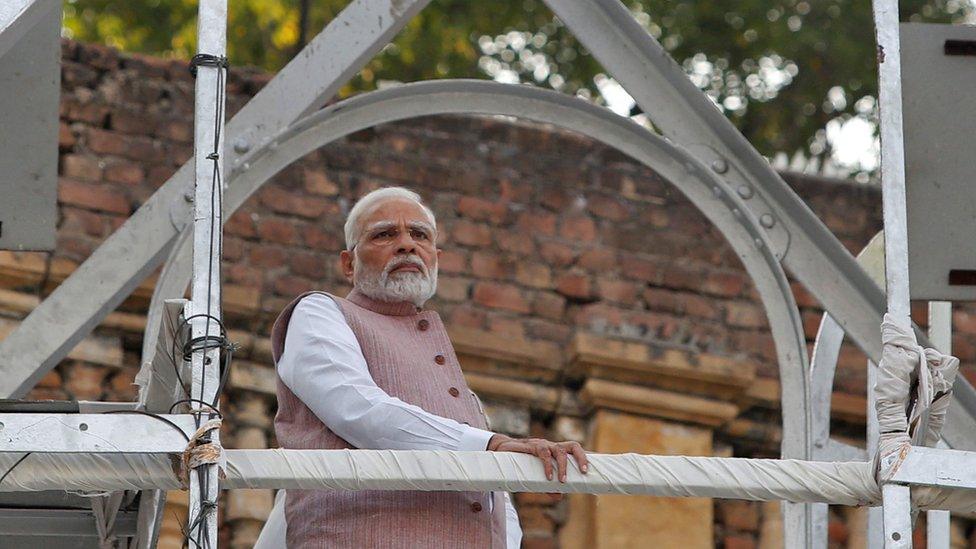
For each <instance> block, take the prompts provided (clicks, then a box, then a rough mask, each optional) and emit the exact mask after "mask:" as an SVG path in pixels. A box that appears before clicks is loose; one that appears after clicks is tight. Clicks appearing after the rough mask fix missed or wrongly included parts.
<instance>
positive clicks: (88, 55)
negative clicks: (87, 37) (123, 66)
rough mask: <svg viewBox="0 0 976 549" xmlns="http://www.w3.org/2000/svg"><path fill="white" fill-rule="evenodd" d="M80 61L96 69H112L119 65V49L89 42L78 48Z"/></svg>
mask: <svg viewBox="0 0 976 549" xmlns="http://www.w3.org/2000/svg"><path fill="white" fill-rule="evenodd" d="M78 61H80V62H81V63H84V64H85V65H88V66H90V67H94V68H96V69H101V70H104V71H111V70H114V69H117V68H118V66H119V51H118V50H116V49H115V48H111V47H109V46H103V45H101V44H97V43H95V42H87V43H85V45H84V46H82V47H80V48H79V49H78Z"/></svg>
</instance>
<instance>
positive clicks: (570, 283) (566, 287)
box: [556, 273, 593, 299]
mask: <svg viewBox="0 0 976 549" xmlns="http://www.w3.org/2000/svg"><path fill="white" fill-rule="evenodd" d="M556 291H557V292H559V293H560V294H562V295H564V296H566V297H569V298H573V299H593V288H592V284H591V283H590V277H589V276H588V275H585V274H578V273H563V274H560V275H559V276H557V277H556Z"/></svg>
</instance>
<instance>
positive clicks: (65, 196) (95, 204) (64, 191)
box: [58, 178, 130, 215]
mask: <svg viewBox="0 0 976 549" xmlns="http://www.w3.org/2000/svg"><path fill="white" fill-rule="evenodd" d="M58 201H59V202H60V203H61V204H68V205H71V206H78V207H81V208H88V209H91V210H99V211H103V212H111V213H117V214H122V215H128V214H129V211H130V208H129V199H128V198H126V197H125V196H124V195H123V194H122V193H121V192H119V191H118V190H115V189H112V188H111V187H106V186H104V185H96V184H87V183H81V182H78V181H74V180H72V179H64V178H62V179H59V180H58Z"/></svg>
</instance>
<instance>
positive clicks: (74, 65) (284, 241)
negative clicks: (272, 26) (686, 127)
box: [0, 41, 976, 547]
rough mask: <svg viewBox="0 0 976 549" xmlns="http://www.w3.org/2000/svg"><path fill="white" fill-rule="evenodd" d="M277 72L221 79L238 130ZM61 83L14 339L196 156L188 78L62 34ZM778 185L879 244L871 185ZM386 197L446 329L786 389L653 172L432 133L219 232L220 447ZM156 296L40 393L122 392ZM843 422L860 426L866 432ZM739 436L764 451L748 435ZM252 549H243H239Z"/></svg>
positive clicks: (518, 140)
mask: <svg viewBox="0 0 976 549" xmlns="http://www.w3.org/2000/svg"><path fill="white" fill-rule="evenodd" d="M269 78H270V76H269V75H266V74H262V73H259V72H255V71H250V70H245V69H234V70H232V71H231V72H230V76H229V79H228V99H227V102H228V111H229V113H230V115H233V113H234V112H236V111H237V110H238V109H239V108H240V107H241V105H243V104H244V103H245V102H246V101H247V99H248V98H249V97H250V96H251V95H253V94H254V93H256V92H257V91H258V90H259V89H260V88H261V87H262V86H263V85H264V84H265V83H267V82H268V80H269ZM62 86H63V89H62V102H61V128H60V138H59V148H60V155H61V156H60V175H61V177H60V179H59V192H58V197H59V208H60V210H59V211H60V216H59V222H58V241H57V242H58V244H57V250H56V251H55V252H54V253H53V254H42V253H11V252H0V287H2V289H0V292H2V293H0V303H2V304H3V305H2V310H3V311H4V312H3V314H4V316H5V317H6V318H2V319H0V322H2V323H3V324H0V329H2V328H3V327H4V326H6V327H7V329H8V330H9V329H10V328H12V327H13V326H14V325H15V324H16V322H17V319H18V318H19V317H23V316H24V315H25V314H26V313H27V312H28V311H29V310H30V309H31V308H32V307H33V306H34V305H35V304H36V302H37V299H39V298H40V297H43V296H44V295H46V294H47V293H49V292H50V291H51V290H52V289H53V288H54V287H56V286H57V284H58V283H59V282H60V281H61V280H63V279H64V278H65V277H66V276H68V275H69V274H70V272H71V271H72V270H73V269H74V268H75V267H76V266H77V265H78V264H79V263H80V262H81V261H83V260H84V259H85V258H86V257H88V255H90V254H91V252H92V251H93V250H94V249H95V248H96V247H97V246H98V245H99V243H100V242H102V241H103V240H104V239H105V238H106V237H107V236H108V235H110V234H111V233H112V231H114V230H115V229H117V228H118V227H119V226H120V225H121V224H122V223H124V222H125V221H126V219H127V217H128V216H129V215H130V214H131V213H132V212H133V211H135V210H136V209H137V208H138V207H139V206H140V204H142V203H143V202H144V201H145V200H146V199H147V198H148V197H149V196H150V195H151V194H152V193H153V191H154V190H155V189H156V188H158V187H159V186H160V185H161V184H162V183H164V182H165V181H166V179H167V178H168V177H169V176H170V175H171V174H172V173H174V172H175V171H176V169H177V168H178V167H179V166H180V165H181V164H183V163H184V162H185V161H186V160H187V159H188V158H189V157H190V154H191V140H192V127H193V123H192V104H193V81H192V79H191V78H190V76H189V74H188V72H187V70H186V66H185V62H184V61H177V60H162V59H155V58H150V57H144V56H135V55H122V54H119V53H118V52H116V51H114V50H111V49H108V48H104V47H101V46H95V45H86V44H79V43H75V42H70V41H66V42H64V43H63V70H62ZM787 180H788V182H789V183H790V184H791V185H792V186H793V188H794V189H795V190H796V192H797V193H798V194H799V195H800V196H801V197H803V198H804V200H805V201H806V202H807V203H808V204H809V205H810V207H811V208H812V209H813V210H814V211H815V212H816V213H817V215H818V216H819V217H820V218H821V219H822V220H824V222H825V223H826V224H827V225H828V226H829V227H830V228H831V230H833V231H834V232H835V234H837V235H838V237H839V238H840V239H841V240H842V242H844V244H845V245H846V246H847V247H848V248H849V249H851V250H853V251H858V250H860V248H861V247H862V246H863V245H864V244H866V243H867V241H868V240H869V238H870V237H871V236H873V235H874V234H875V233H876V232H877V231H878V230H879V229H880V226H881V211H880V210H881V206H880V194H879V192H878V191H877V190H875V189H873V188H868V187H864V186H855V185H851V184H848V183H845V182H841V181H833V180H821V179H816V178H806V177H801V176H796V175H787ZM384 185H406V186H409V187H411V188H413V189H415V190H417V191H418V192H420V193H421V194H422V195H423V196H424V197H425V198H426V199H427V200H428V201H429V203H430V204H431V206H432V207H433V209H434V211H435V212H436V214H437V216H438V224H439V229H440V235H441V236H440V245H441V246H442V247H443V248H444V252H443V256H442V259H441V265H440V270H441V282H440V286H439V291H438V295H437V297H436V298H435V299H434V300H433V302H432V303H431V305H432V306H433V307H434V308H436V309H437V310H439V311H440V313H441V315H442V316H443V317H444V318H445V319H446V320H447V322H448V323H449V324H450V325H451V326H453V327H456V328H459V329H472V330H485V331H489V332H492V333H494V334H499V335H503V336H506V337H512V338H516V339H519V340H525V341H528V342H535V344H537V345H538V346H539V348H546V349H550V348H555V349H556V350H557V351H558V349H559V348H564V347H566V346H568V345H569V344H570V342H571V341H572V340H573V338H574V335H575V334H577V333H579V332H586V333H592V334H598V335H602V336H608V337H612V338H618V339H619V338H622V339H626V340H629V341H642V342H649V343H653V344H655V345H665V346H669V347H674V348H679V349H683V350H685V351H689V352H691V353H709V354H712V355H721V356H727V357H731V358H734V359H740V360H746V361H749V362H751V363H754V364H755V365H756V371H757V373H758V375H759V377H760V378H767V379H774V378H776V376H777V367H776V362H775V354H774V350H773V345H772V338H771V336H770V335H769V329H768V326H767V320H766V317H765V314H764V311H763V309H762V306H761V304H760V303H759V301H758V298H757V294H756V292H755V289H754V287H753V285H752V283H751V281H750V280H749V277H748V276H747V275H746V273H745V272H744V270H743V268H742V265H741V264H740V263H739V261H738V260H737V258H736V256H735V254H734V253H733V251H732V250H731V249H730V248H729V246H728V245H727V244H726V243H725V242H724V240H723V238H722V236H721V234H720V233H719V232H718V231H717V230H716V229H715V228H714V227H712V226H711V225H710V224H709V223H708V222H707V221H706V220H705V219H704V217H703V216H702V215H701V214H700V213H698V212H697V211H696V210H695V208H694V207H693V206H692V205H691V204H690V203H689V202H688V201H687V200H686V199H684V197H683V196H682V195H681V194H680V193H679V192H677V191H676V190H675V189H674V188H673V187H672V186H670V185H669V184H668V183H667V182H666V181H664V180H662V178H661V177H659V176H658V175H657V174H656V173H654V172H653V171H652V170H649V169H647V168H645V167H643V166H640V165H638V164H637V163H635V162H634V161H633V160H631V159H629V158H627V157H624V156H623V155H621V154H619V153H617V152H615V151H613V150H610V149H608V148H606V147H604V146H602V145H599V144H596V143H594V142H593V141H592V140H590V139H587V138H585V137H582V136H578V135H574V134H569V133H565V132H561V131H556V130H553V129H551V128H547V127H542V126H539V125H530V124H523V123H513V122H511V121H509V120H501V119H493V118H480V117H433V118H423V119H417V120H411V121H407V122H403V123H397V124H389V125H385V126H382V127H377V128H374V129H371V130H367V131H363V132H360V133H357V134H355V135H352V136H350V137H348V138H346V139H343V140H341V141H338V142H336V143H333V144H331V145H329V146H327V147H324V148H323V149H321V150H320V151H318V152H317V153H314V154H312V155H310V156H309V157H307V158H305V159H304V160H302V161H301V162H299V163H297V164H296V165H294V166H292V167H290V168H288V169H287V170H285V171H284V172H283V173H281V174H279V176H277V177H275V178H274V179H273V180H272V181H271V182H269V183H268V184H266V185H265V186H264V187H263V188H262V189H261V190H260V191H259V192H258V193H257V194H256V195H255V196H254V197H252V198H251V199H250V200H248V201H247V203H245V205H244V206H243V207H242V208H241V209H240V210H239V211H238V212H237V213H235V214H234V215H233V217H232V218H231V219H230V220H229V222H228V223H227V226H226V231H225V241H224V273H225V277H226V285H227V289H226V305H225V307H226V316H227V319H228V325H229V326H230V327H231V328H233V329H234V330H235V331H234V333H233V334H232V336H233V335H236V337H238V339H245V340H247V341H248V342H250V343H249V345H250V346H248V344H246V345H245V346H244V350H243V351H242V354H241V357H242V360H241V361H240V364H241V366H240V370H239V372H237V373H235V375H236V376H237V377H236V383H235V384H234V387H233V389H232V391H233V392H232V393H231V394H230V396H229V398H228V399H227V402H226V407H227V409H228V410H229V411H230V413H229V415H230V417H231V418H233V422H232V425H231V426H230V427H229V433H228V437H227V438H228V440H230V441H233V442H231V443H230V445H234V444H235V442H236V444H237V445H238V446H240V447H263V446H266V445H268V444H273V443H274V441H273V433H272V431H271V428H270V416H271V415H272V414H273V410H274V399H273V396H272V395H271V394H268V391H267V390H261V389H260V387H267V380H268V379H269V378H268V376H269V372H271V370H270V360H269V357H268V354H267V349H266V344H265V343H262V341H266V340H264V339H263V338H264V337H266V336H267V334H268V332H269V329H270V324H271V322H272V321H273V319H274V317H275V315H276V314H277V312H278V311H279V310H280V308H281V307H282V306H283V305H284V304H285V303H286V302H287V301H288V300H290V299H291V298H292V297H293V296H294V295H295V294H297V293H299V292H302V291H305V290H308V289H312V288H324V289H328V290H332V291H338V292H344V291H345V290H346V289H347V288H348V286H347V285H346V283H345V281H344V280H342V279H341V277H340V275H339V273H338V269H337V265H336V256H337V254H338V252H339V250H341V249H342V248H343V244H342V236H341V235H342V231H341V225H342V222H343V218H344V214H345V213H346V212H347V211H348V209H349V207H350V205H351V204H352V203H353V202H354V201H355V200H356V199H357V197H359V196H361V195H362V194H364V193H365V192H368V191H369V190H371V189H374V188H376V187H379V186H384ZM152 283H153V278H150V280H148V281H146V282H145V283H144V284H143V285H142V286H140V288H139V289H138V290H137V291H136V292H135V293H134V294H133V296H132V297H130V298H129V299H128V300H127V301H126V302H125V303H124V304H123V305H122V306H121V307H120V309H119V311H116V312H115V313H113V315H111V316H110V317H109V319H107V320H106V322H105V323H103V325H102V326H101V327H99V328H98V329H97V330H96V332H95V333H94V334H93V335H92V336H91V337H89V338H88V339H87V340H86V342H85V344H84V345H87V346H79V349H76V350H75V351H73V353H72V355H71V356H69V358H68V359H66V360H65V361H64V362H63V363H62V364H61V365H59V366H58V367H57V368H56V369H55V370H54V371H53V372H52V373H51V374H49V375H48V376H47V377H45V378H44V379H43V380H42V381H41V383H40V384H39V385H38V387H37V388H36V389H35V390H34V391H33V392H32V393H31V396H32V397H34V398H77V399H103V400H131V399H133V398H134V396H135V391H134V388H133V387H132V386H131V383H132V380H133V377H134V374H135V372H136V371H137V368H138V364H139V353H140V345H141V330H142V327H143V326H144V323H145V320H144V318H143V316H142V315H143V314H144V313H145V310H146V307H147V304H148V297H149V295H150V294H151V288H152ZM794 289H795V294H796V297H797V301H798V303H799V305H800V307H801V309H802V314H803V319H804V326H805V330H806V333H807V337H808V340H810V341H811V342H812V339H813V337H814V335H815V331H816V328H817V324H818V322H819V316H820V312H821V311H820V309H819V307H818V304H817V302H816V300H815V299H813V298H812V296H810V295H809V294H808V293H807V292H805V291H804V290H803V289H802V288H801V287H800V286H799V285H797V284H794ZM918 313H919V314H920V315H921V316H920V317H919V318H921V319H922V320H924V314H923V311H918ZM954 321H955V327H956V329H957V333H956V336H955V340H954V346H955V350H956V352H957V354H958V355H959V356H960V358H962V359H963V362H964V363H967V362H971V361H972V359H973V358H974V354H976V347H974V341H976V312H974V310H971V309H959V310H957V311H956V312H955V314H954ZM232 339H234V337H232ZM82 347H84V348H82ZM863 372H864V357H863V356H862V355H861V354H860V353H859V352H858V351H857V350H856V349H854V348H853V347H845V349H844V351H843V352H842V354H841V364H840V366H839V370H838V374H837V381H836V389H837V390H838V391H839V392H841V393H846V394H849V395H853V396H855V397H856V395H863V393H864V390H865V379H864V373H863ZM270 375H271V376H273V372H271V374H270ZM262 380H263V381H262ZM573 383H574V381H573V379H572V378H571V376H569V377H560V378H558V379H552V380H550V381H549V382H548V385H549V386H556V387H555V388H556V389H560V390H563V389H565V390H568V391H573V390H575V388H576V387H574V385H573ZM560 384H563V385H565V387H559V385H560ZM773 385H775V383H774V384H773ZM771 401H772V402H774V401H775V398H774V399H771ZM835 401H836V397H835ZM855 402H859V401H856V400H855ZM774 408H775V405H774V404H773V405H770V406H768V407H766V408H762V407H759V408H758V409H748V408H747V409H745V410H744V413H743V417H744V418H746V419H747V420H748V421H751V422H752V423H751V424H750V425H752V426H753V427H750V428H749V429H739V430H738V431H726V433H730V432H731V433H732V434H726V435H725V436H724V438H723V436H722V435H721V431H720V433H719V441H720V442H722V444H727V445H731V446H732V447H733V448H734V450H735V452H736V453H737V454H739V455H749V454H764V453H769V452H771V451H775V447H776V442H777V441H776V440H775V431H776V424H777V423H778V417H777V412H776V411H775V409H774ZM500 413H501V412H500ZM502 415H503V414H502ZM524 415H525V417H524V418H522V419H523V420H524V421H525V422H528V423H529V431H530V432H533V433H535V434H541V435H548V434H551V432H552V431H551V430H550V429H552V428H553V425H554V424H555V423H556V421H555V420H556V418H557V416H558V414H552V413H539V412H538V411H531V412H528V411H527V412H525V414H524ZM513 417H514V416H513ZM519 417H521V416H519ZM851 423H852V424H853V425H854V426H855V429H853V431H852V432H854V431H857V428H856V426H857V420H856V419H855V420H852V422H851ZM740 426H741V425H740ZM756 428H759V434H758V435H757V434H756ZM750 429H751V430H750ZM746 431H748V433H749V435H750V436H752V437H753V438H754V439H756V440H753V442H756V441H758V443H757V444H753V445H750V444H749V443H747V442H745V441H746V440H747V439H748V437H747V436H745V435H744V434H743V433H746ZM735 433H738V434H735ZM771 433H772V434H771ZM739 435H742V436H741V437H740V436H739ZM235 497H238V496H235ZM240 497H243V496H240ZM259 497H260V498H264V499H261V501H262V502H265V503H266V498H265V496H259ZM228 499H231V498H228ZM520 501H521V502H523V503H524V504H525V505H524V510H523V516H524V520H527V521H528V523H529V524H530V525H532V526H531V529H532V532H533V534H532V535H531V536H528V538H527V542H529V543H530V544H532V545H533V546H536V547H548V546H554V545H555V544H556V541H555V538H554V537H552V535H553V532H554V531H555V530H556V528H557V526H558V524H560V522H561V520H562V519H563V518H564V515H565V512H564V510H563V511H562V512H561V511H560V510H559V507H558V506H557V507H551V506H547V505H544V504H542V503H540V502H539V501H538V500H537V499H533V498H532V497H530V496H523V497H520ZM252 503H253V502H252ZM265 503H260V505H262V506H263V505H265ZM254 505H259V504H257V503H254ZM235 506H236V507H235ZM725 509H726V508H725V507H722V508H721V509H720V512H718V513H717V517H718V521H719V524H720V525H721V524H722V523H723V521H725V523H726V527H725V528H724V529H722V528H720V529H719V530H718V532H717V537H718V536H720V535H721V532H724V531H726V530H728V531H729V532H730V534H729V536H730V538H731V539H732V540H733V541H730V542H729V546H733V544H735V543H740V542H743V540H745V539H748V540H752V543H754V542H755V539H756V536H757V531H758V529H759V524H758V520H759V519H758V518H756V517H758V516H759V515H758V511H757V510H758V509H759V507H758V506H755V505H751V504H750V505H749V506H746V507H741V509H740V508H739V507H735V508H734V509H735V510H737V511H742V513H739V514H743V515H744V516H745V518H744V519H743V518H741V517H739V518H738V519H735V520H732V524H729V520H730V519H729V518H728V517H729V516H732V515H735V514H737V513H731V514H730V513H728V512H725ZM249 513H252V511H248V505H247V504H244V503H242V502H238V503H236V504H234V503H231V505H230V509H229V511H228V515H227V517H226V518H227V519H228V520H230V521H234V520H237V519H240V520H241V521H243V522H241V525H245V524H249V525H250V526H247V528H250V529H251V530H254V529H255V528H256V527H259V523H257V526H255V523H254V522H253V521H257V520H259V518H255V517H252V516H250V515H249ZM248 521H251V522H248ZM241 528H243V529H245V530H246V529H247V528H244V526H241ZM547 532H548V533H547ZM225 535H227V536H230V534H229V533H227V532H225ZM740 538H741V539H740ZM246 540H247V536H245V537H243V538H240V539H239V540H237V541H235V543H236V545H238V546H246ZM735 546H742V545H735Z"/></svg>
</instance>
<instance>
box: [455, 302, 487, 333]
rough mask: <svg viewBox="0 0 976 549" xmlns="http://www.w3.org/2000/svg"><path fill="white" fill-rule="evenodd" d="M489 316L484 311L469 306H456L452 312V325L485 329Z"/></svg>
mask: <svg viewBox="0 0 976 549" xmlns="http://www.w3.org/2000/svg"><path fill="white" fill-rule="evenodd" d="M487 317H488V315H487V314H485V312H484V311H481V310H478V309H474V308H472V307H469V306H461V307H455V308H454V310H453V311H451V314H450V319H451V325H453V326H464V327H466V328H475V329H483V328H484V327H485V322H486V321H487Z"/></svg>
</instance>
